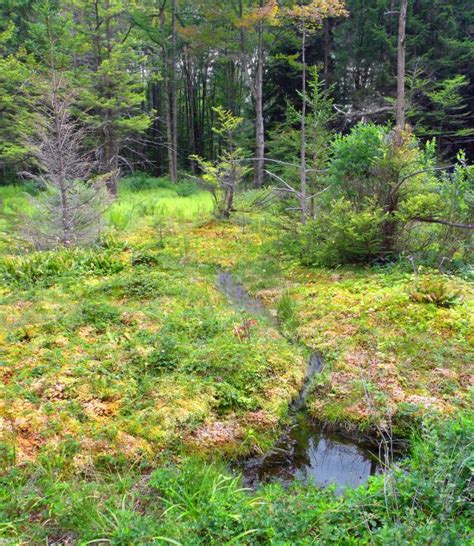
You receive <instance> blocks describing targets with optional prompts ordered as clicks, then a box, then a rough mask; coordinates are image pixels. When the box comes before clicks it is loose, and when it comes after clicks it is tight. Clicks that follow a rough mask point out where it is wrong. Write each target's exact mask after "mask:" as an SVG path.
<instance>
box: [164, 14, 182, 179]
mask: <svg viewBox="0 0 474 546" xmlns="http://www.w3.org/2000/svg"><path fill="white" fill-rule="evenodd" d="M160 27H161V36H162V49H161V51H162V61H163V88H164V98H165V101H164V110H165V115H166V148H167V150H168V171H169V176H170V178H171V180H172V181H173V182H176V181H177V179H178V176H177V165H176V163H177V162H176V149H175V148H174V146H173V142H174V140H175V138H174V133H173V128H174V125H175V124H174V121H173V117H174V116H173V102H174V101H173V99H172V90H171V89H172V87H173V86H172V84H171V81H170V80H171V79H172V67H171V65H172V64H173V63H172V62H171V63H170V60H169V55H168V46H167V45H166V32H165V12H164V8H163V9H162V10H161V13H160ZM175 100H176V97H175Z"/></svg>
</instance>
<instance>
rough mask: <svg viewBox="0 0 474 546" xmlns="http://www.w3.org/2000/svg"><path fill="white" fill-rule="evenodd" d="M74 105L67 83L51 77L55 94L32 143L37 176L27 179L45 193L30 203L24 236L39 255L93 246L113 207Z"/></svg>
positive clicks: (44, 107) (54, 75)
mask: <svg viewBox="0 0 474 546" xmlns="http://www.w3.org/2000/svg"><path fill="white" fill-rule="evenodd" d="M72 105H73V94H71V92H68V91H67V90H66V88H65V80H64V77H63V76H62V75H60V74H58V73H52V76H51V89H50V91H49V92H48V93H47V95H46V96H45V98H44V100H43V101H42V103H41V106H40V108H39V110H38V112H37V114H36V116H35V132H34V134H33V135H32V136H28V137H27V138H28V145H29V147H30V149H31V150H32V154H33V156H34V158H35V163H36V164H35V166H36V171H37V172H38V174H36V173H25V174H26V175H27V176H29V177H30V178H33V179H34V180H36V181H37V182H38V184H39V185H40V186H41V187H42V189H43V191H42V192H41V193H40V194H39V195H38V196H36V197H30V200H31V205H32V208H33V214H32V216H31V217H28V218H27V219H26V221H25V222H24V223H23V225H22V226H21V228H20V230H21V232H22V234H23V236H24V237H25V238H26V239H27V240H28V241H29V242H31V243H32V244H33V245H34V246H35V247H36V248H38V249H44V248H54V247H58V246H73V245H78V244H86V243H90V242H93V241H94V240H96V239H97V237H98V236H99V233H100V230H101V227H102V225H103V222H102V220H103V213H104V210H105V207H106V206H107V204H108V197H107V191H106V182H107V176H109V175H107V174H105V175H102V176H100V177H98V178H95V179H92V173H93V171H94V168H95V161H94V159H93V155H92V154H91V152H89V151H86V147H85V140H86V132H85V130H84V129H83V128H81V127H80V126H79V124H78V122H77V121H76V120H75V119H74V117H73V116H72V114H71V108H72ZM112 175H113V173H111V174H110V176H112Z"/></svg>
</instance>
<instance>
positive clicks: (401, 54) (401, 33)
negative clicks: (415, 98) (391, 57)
mask: <svg viewBox="0 0 474 546" xmlns="http://www.w3.org/2000/svg"><path fill="white" fill-rule="evenodd" d="M407 9H408V0H400V15H399V19H398V53H397V55H398V57H397V108H396V131H397V135H398V137H399V138H400V135H401V132H402V131H403V129H404V128H405V110H406V101H405V53H406V26H407Z"/></svg>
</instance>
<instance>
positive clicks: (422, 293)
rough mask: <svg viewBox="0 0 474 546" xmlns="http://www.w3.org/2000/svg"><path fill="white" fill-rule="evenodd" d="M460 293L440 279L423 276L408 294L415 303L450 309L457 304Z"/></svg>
mask: <svg viewBox="0 0 474 546" xmlns="http://www.w3.org/2000/svg"><path fill="white" fill-rule="evenodd" d="M460 297H461V293H460V291H459V290H455V289H453V288H452V287H451V286H450V285H449V283H448V282H447V281H446V280H445V279H444V278H442V277H435V276H425V277H423V278H422V279H421V280H420V281H417V283H416V285H415V288H414V289H413V290H412V291H411V293H410V299H411V300H412V301H414V302H416V303H433V304H434V305H436V306H437V307H452V306H453V305H455V304H456V303H458V302H459V299H460Z"/></svg>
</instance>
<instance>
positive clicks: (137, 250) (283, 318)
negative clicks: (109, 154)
mask: <svg viewBox="0 0 474 546" xmlns="http://www.w3.org/2000/svg"><path fill="white" fill-rule="evenodd" d="M0 198H1V200H2V203H3V213H2V218H1V220H0V221H1V222H2V229H1V234H2V239H1V244H0V249H1V256H0V279H1V286H0V375H1V379H2V381H1V389H2V396H1V407H0V418H1V429H0V430H1V447H0V449H1V451H0V456H1V461H2V467H3V469H2V471H1V477H0V537H1V538H2V539H3V540H4V541H6V543H8V544H10V543H11V544H42V543H49V544H52V543H54V544H76V543H77V544H93V543H95V544H183V545H190V544H196V545H197V544H203V545H204V544H279V545H284V544H285V545H286V544H330V543H334V544H428V543H429V544H469V543H470V540H471V539H472V534H471V533H472V531H471V520H470V514H469V480H470V474H471V473H470V468H472V442H473V432H474V428H473V421H472V413H471V411H470V410H471V408H472V398H470V386H471V385H470V381H471V379H472V362H473V356H474V352H473V348H474V347H473V342H474V339H473V331H474V323H473V318H474V297H473V296H474V289H473V286H472V283H471V282H469V279H463V278H461V277H459V276H447V275H439V274H437V273H435V272H434V271H426V272H423V271H421V272H418V273H417V274H415V273H413V272H412V271H410V270H409V269H407V268H406V267H402V266H401V265H393V266H391V267H381V266H379V267H363V268H362V267H359V268H349V267H346V268H339V269H336V270H334V269H322V268H319V269H315V268H308V267H304V266H302V265H301V264H300V263H298V262H297V261H296V260H295V259H294V258H293V257H292V256H291V255H290V254H289V253H288V252H287V248H286V246H285V245H286V243H285V238H284V237H283V236H282V233H281V231H280V230H279V229H278V228H277V225H276V220H277V216H278V213H277V211H276V210H272V209H271V208H270V209H268V210H266V211H258V212H254V213H250V214H247V215H246V216H245V217H237V218H236V219H235V220H233V221H228V222H222V221H219V222H218V221H216V220H215V219H214V218H213V215H212V211H213V202H212V199H211V197H210V196H209V195H208V194H207V193H204V192H202V191H200V190H199V188H197V187H195V186H193V184H190V183H187V182H185V183H181V184H179V185H178V186H172V185H171V184H170V183H169V181H167V180H166V179H152V178H149V177H146V176H141V175H139V176H136V177H131V178H128V179H125V180H124V181H122V184H121V186H120V189H119V196H118V199H117V201H116V202H115V203H114V204H113V205H112V207H111V208H110V210H109V211H108V213H107V220H108V222H107V228H106V229H105V230H104V232H103V234H102V237H101V239H100V241H99V242H98V243H97V245H96V246H94V247H91V248H79V249H62V250H56V251H47V252H35V251H31V250H30V251H28V252H26V253H25V252H24V251H22V250H23V249H20V248H18V247H17V246H16V244H15V238H14V237H13V236H12V233H11V230H10V229H9V227H10V226H11V222H12V218H13V217H14V216H15V215H17V213H18V212H19V211H23V212H24V213H25V214H27V213H28V200H27V197H26V196H25V194H24V189H21V188H18V187H2V188H1V189H0ZM20 250H21V252H20ZM220 270H231V271H233V273H234V275H235V277H236V278H237V279H239V280H240V281H241V282H242V283H243V284H244V285H245V286H246V287H247V289H248V290H249V291H250V292H251V293H252V294H253V295H254V296H255V297H256V298H258V299H259V300H260V301H261V302H262V303H263V304H264V305H265V306H266V308H267V309H268V315H269V317H272V316H273V317H275V318H276V321H274V320H270V319H269V318H266V317H265V316H252V315H251V314H249V312H247V311H245V310H241V309H239V308H237V307H235V306H233V305H232V303H231V302H229V301H228V300H227V299H226V297H225V295H224V294H222V293H221V292H220V291H219V289H218V288H217V286H216V278H217V274H218V271H220ZM246 324H247V325H250V326H249V327H246V328H245V329H244V330H242V327H243V326H245V325H246ZM277 325H278V326H277ZM242 331H243V332H244V335H240V332H242ZM308 349H311V350H314V351H318V352H319V353H321V354H322V355H323V357H324V359H325V363H326V364H325V368H324V371H323V373H322V374H321V375H320V376H318V377H316V378H315V379H314V382H313V384H312V388H311V391H310V395H309V398H308V411H309V413H310V414H311V415H312V416H313V417H314V418H315V419H318V420H320V421H321V422H323V423H324V424H325V425H326V426H328V427H333V428H335V429H338V430H344V431H347V432H348V433H355V432H357V433H358V434H365V435H368V436H371V437H373V438H377V435H378V434H379V433H380V431H381V430H388V431H389V433H390V434H391V435H392V436H393V437H403V438H405V439H407V440H409V441H410V449H409V451H408V452H407V453H406V454H405V457H404V459H403V460H402V461H401V462H397V463H396V464H394V465H393V467H392V468H391V469H390V471H389V472H388V473H387V474H386V475H385V476H383V475H378V476H374V477H372V478H371V479H370V480H369V483H368V485H367V486H362V487H360V488H358V489H356V490H348V491H346V492H345V493H344V494H343V495H336V493H335V490H334V488H328V489H318V488H316V487H314V486H312V485H311V484H303V483H295V484H294V485H293V486H292V487H291V488H290V489H285V488H283V487H282V486H281V485H280V484H278V483H274V484H268V485H264V486H261V487H260V488H258V489H257V490H256V491H248V490H246V489H245V488H243V485H242V482H241V479H240V477H239V475H238V473H236V472H233V471H232V470H231V468H230V466H229V463H230V462H232V461H238V460H241V459H242V458H243V457H246V456H250V455H255V454H262V453H264V452H265V451H266V450H267V449H268V448H269V447H270V446H271V445H272V443H273V442H275V440H276V439H277V438H278V436H279V434H280V432H281V430H282V428H283V427H284V425H285V423H286V422H287V418H288V407H289V404H290V402H291V400H292V399H293V398H294V397H295V396H296V395H297V394H298V392H299V390H300V389H301V386H302V383H303V380H304V375H305V367H306V357H307V350H308Z"/></svg>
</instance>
